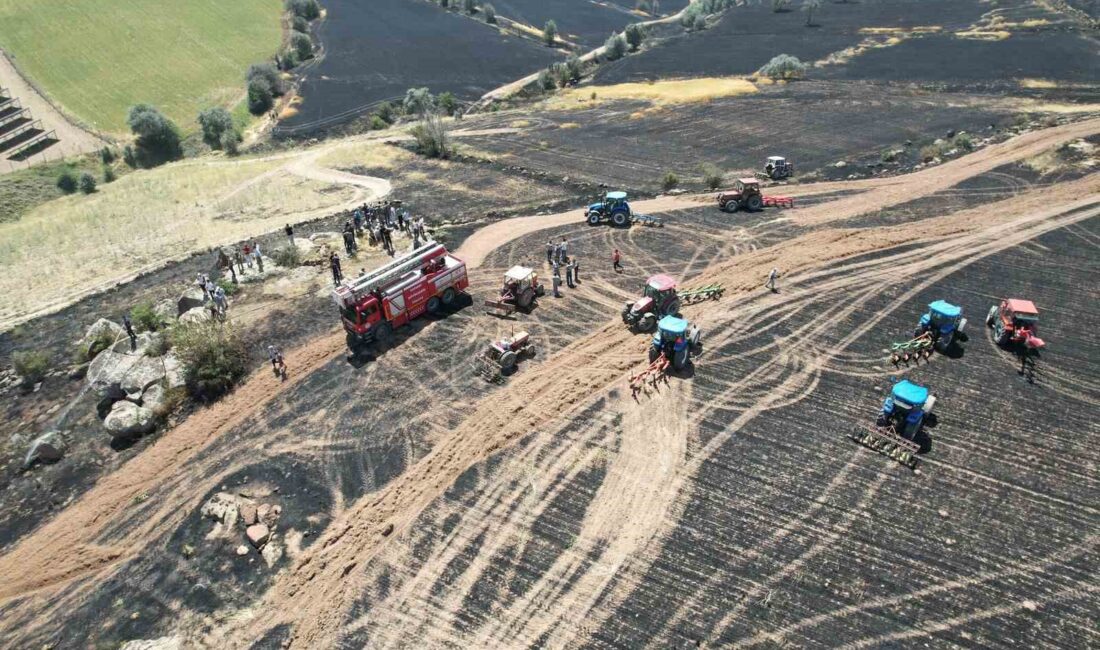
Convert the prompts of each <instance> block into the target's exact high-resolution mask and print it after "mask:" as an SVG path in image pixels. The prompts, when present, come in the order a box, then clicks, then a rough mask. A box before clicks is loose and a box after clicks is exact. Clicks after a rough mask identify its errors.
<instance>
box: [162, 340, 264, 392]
mask: <svg viewBox="0 0 1100 650" xmlns="http://www.w3.org/2000/svg"><path fill="white" fill-rule="evenodd" d="M172 347H173V348H175V350H176V356H177V357H178V358H179V360H180V363H181V364H182V365H183V377H184V382H185V385H186V386H187V391H188V392H189V393H191V395H192V396H193V397H195V398H196V399H200V400H211V399H217V398H218V397H221V396H222V395H224V394H225V393H227V392H228V391H229V389H231V388H232V387H233V386H234V385H235V384H236V383H237V382H238V381H240V379H241V377H243V376H244V374H245V369H246V364H247V363H248V350H247V348H246V347H245V344H244V342H243V340H242V339H241V337H240V336H239V335H238V334H237V332H236V331H235V330H234V329H233V328H231V327H228V326H223V325H221V324H218V323H196V324H188V325H177V326H176V327H174V328H172Z"/></svg>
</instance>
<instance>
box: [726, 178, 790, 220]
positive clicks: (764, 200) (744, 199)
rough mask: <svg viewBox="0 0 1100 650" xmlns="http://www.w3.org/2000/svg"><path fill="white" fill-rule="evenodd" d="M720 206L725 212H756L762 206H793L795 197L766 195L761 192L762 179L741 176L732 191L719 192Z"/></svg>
mask: <svg viewBox="0 0 1100 650" xmlns="http://www.w3.org/2000/svg"><path fill="white" fill-rule="evenodd" d="M717 198H718V208H719V209H721V210H722V211H723V212H737V211H738V210H746V211H748V212H756V211H757V210H760V209H762V208H766V207H767V208H793V207H794V199H792V198H790V197H788V196H765V195H763V194H761V193H760V181H758V180H756V179H755V178H739V179H737V182H736V183H734V185H733V191H732V192H721V193H719V194H718V197H717Z"/></svg>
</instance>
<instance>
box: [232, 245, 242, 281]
mask: <svg viewBox="0 0 1100 650" xmlns="http://www.w3.org/2000/svg"><path fill="white" fill-rule="evenodd" d="M233 261H234V262H236V263H237V273H240V274H241V275H244V255H242V254H241V247H240V246H235V247H234V248H233Z"/></svg>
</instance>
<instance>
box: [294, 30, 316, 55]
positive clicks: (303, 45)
mask: <svg viewBox="0 0 1100 650" xmlns="http://www.w3.org/2000/svg"><path fill="white" fill-rule="evenodd" d="M290 47H291V49H292V50H293V52H294V53H295V54H297V55H298V60H299V61H305V60H307V59H312V58H313V39H312V38H310V37H309V36H308V35H307V34H303V33H301V32H294V33H293V34H291V35H290Z"/></svg>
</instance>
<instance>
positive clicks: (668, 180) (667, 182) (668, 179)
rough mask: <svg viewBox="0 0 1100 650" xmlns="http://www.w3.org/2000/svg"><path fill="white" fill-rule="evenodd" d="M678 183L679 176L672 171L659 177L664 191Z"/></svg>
mask: <svg viewBox="0 0 1100 650" xmlns="http://www.w3.org/2000/svg"><path fill="white" fill-rule="evenodd" d="M679 184H680V177H679V176H677V175H676V174H673V173H672V172H669V173H667V174H665V176H664V178H662V179H661V189H663V190H664V191H666V192H667V191H669V190H671V189H674V188H675V187H676V186H677V185H679Z"/></svg>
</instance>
